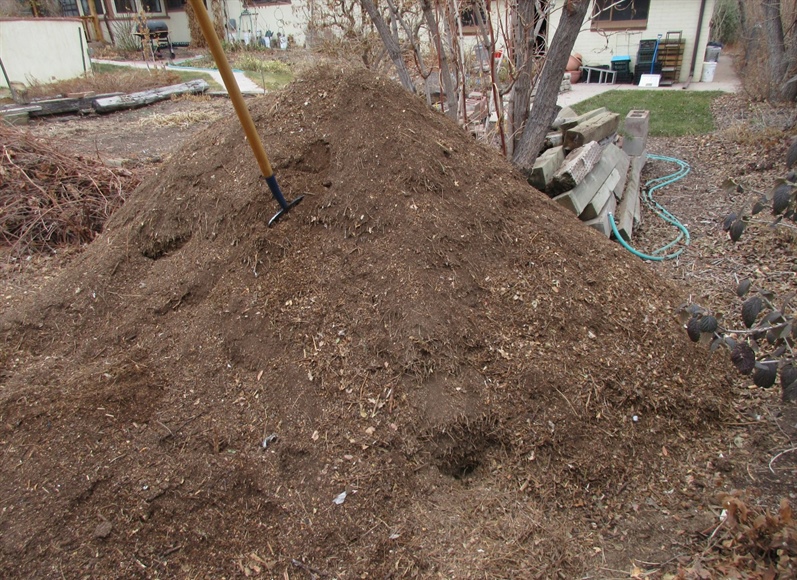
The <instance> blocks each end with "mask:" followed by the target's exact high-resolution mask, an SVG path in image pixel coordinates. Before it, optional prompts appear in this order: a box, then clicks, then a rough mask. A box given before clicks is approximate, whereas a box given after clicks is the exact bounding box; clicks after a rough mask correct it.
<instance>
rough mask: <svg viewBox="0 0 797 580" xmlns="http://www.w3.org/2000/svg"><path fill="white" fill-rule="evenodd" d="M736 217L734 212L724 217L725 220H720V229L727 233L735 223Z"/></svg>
mask: <svg viewBox="0 0 797 580" xmlns="http://www.w3.org/2000/svg"><path fill="white" fill-rule="evenodd" d="M738 217H739V216H737V215H736V212H735V211H732V212H731V213H729V214H728V215H727V216H725V219H724V220H722V229H723V230H724V231H726V232H727V231H728V230H729V229H731V226H732V225H733V222H735V221H736V219H737V218H738Z"/></svg>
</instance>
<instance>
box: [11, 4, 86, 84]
mask: <svg viewBox="0 0 797 580" xmlns="http://www.w3.org/2000/svg"><path fill="white" fill-rule="evenodd" d="M83 34H84V32H83V24H82V22H81V21H80V19H78V18H30V19H25V18H8V19H0V59H2V60H3V66H4V67H5V69H6V73H7V74H8V77H9V79H10V80H11V82H12V83H23V84H25V85H30V84H33V83H35V82H38V83H50V82H53V81H59V80H66V79H71V78H75V77H78V76H80V75H82V74H83V73H84V72H86V69H88V70H91V61H90V60H89V54H88V43H87V42H86V41H85V37H84V36H83ZM81 38H83V43H82V45H81ZM7 86H8V84H7V83H6V80H5V78H3V75H1V74H0V87H7Z"/></svg>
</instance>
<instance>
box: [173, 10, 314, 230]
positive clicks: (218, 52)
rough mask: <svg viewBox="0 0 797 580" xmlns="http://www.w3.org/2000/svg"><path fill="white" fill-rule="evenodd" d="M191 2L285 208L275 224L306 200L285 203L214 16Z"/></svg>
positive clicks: (262, 167)
mask: <svg viewBox="0 0 797 580" xmlns="http://www.w3.org/2000/svg"><path fill="white" fill-rule="evenodd" d="M188 1H189V3H190V4H191V7H192V8H193V9H194V14H196V18H197V22H198V23H199V28H200V29H201V30H202V35H203V36H204V37H205V40H207V42H208V47H209V48H210V54H212V55H213V60H215V61H216V66H217V67H218V69H219V73H221V79H222V80H223V81H224V86H225V87H226V88H227V93H228V94H229V95H230V100H231V101H232V105H233V107H234V108H235V113H236V115H238V120H239V121H240V122H241V126H242V127H243V130H244V134H245V135H246V139H247V140H248V141H249V146H250V147H251V148H252V152H253V153H254V154H255V159H257V164H258V165H259V166H260V172H261V173H262V174H263V177H264V178H265V179H266V183H267V184H268V187H269V189H270V190H271V193H272V194H273V195H274V199H276V200H277V202H278V203H279V204H280V206H281V208H282V209H280V211H279V212H277V214H276V215H275V216H274V217H272V218H271V220H269V222H268V225H272V224H273V223H274V222H276V221H277V220H279V218H281V217H282V216H283V215H284V214H285V213H287V212H288V211H290V209H291V208H292V207H293V206H295V205H297V204H298V203H299V202H300V201H302V197H298V198H296V199H295V200H293V201H292V202H290V203H288V202H287V201H285V197H284V196H283V195H282V191H280V188H279V185H277V178H276V177H275V176H274V170H273V169H272V168H271V163H270V162H269V160H268V155H266V150H265V149H264V148H263V141H261V140H260V135H258V133H257V129H256V128H255V123H254V121H252V115H250V114H249V109H248V108H247V106H246V103H245V102H244V97H243V95H242V94H241V89H240V88H239V87H238V82H237V81H236V80H235V75H234V74H233V72H232V67H230V63H229V61H228V60H227V55H225V54H224V49H223V48H222V46H221V41H220V40H219V37H218V35H217V34H216V30H215V29H214V28H213V23H212V22H211V21H210V16H209V15H208V11H207V9H206V8H205V4H204V3H203V2H202V0H188Z"/></svg>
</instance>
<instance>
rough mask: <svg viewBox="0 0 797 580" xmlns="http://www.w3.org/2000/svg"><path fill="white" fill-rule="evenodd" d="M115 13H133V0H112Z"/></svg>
mask: <svg viewBox="0 0 797 580" xmlns="http://www.w3.org/2000/svg"><path fill="white" fill-rule="evenodd" d="M113 5H114V9H115V10H116V13H117V14H133V13H135V12H136V3H135V0H113Z"/></svg>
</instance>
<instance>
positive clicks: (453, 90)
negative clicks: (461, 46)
mask: <svg viewBox="0 0 797 580" xmlns="http://www.w3.org/2000/svg"><path fill="white" fill-rule="evenodd" d="M421 9H422V10H423V16H424V19H425V20H426V26H428V27H429V32H430V34H431V35H432V39H433V40H434V46H435V50H437V56H438V57H439V59H440V76H441V77H442V78H441V84H442V86H443V91H445V94H446V105H447V106H448V110H447V111H446V115H448V116H449V117H451V118H452V119H454V120H456V118H457V111H458V103H457V87H456V85H455V84H454V78H453V77H452V76H451V70H450V69H449V67H448V52H446V50H445V47H443V43H442V42H441V40H440V27H439V26H438V24H437V18H435V15H434V11H433V10H432V3H431V0H421Z"/></svg>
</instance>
